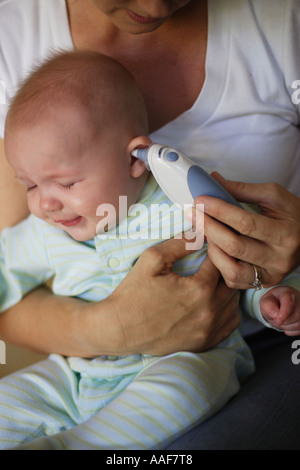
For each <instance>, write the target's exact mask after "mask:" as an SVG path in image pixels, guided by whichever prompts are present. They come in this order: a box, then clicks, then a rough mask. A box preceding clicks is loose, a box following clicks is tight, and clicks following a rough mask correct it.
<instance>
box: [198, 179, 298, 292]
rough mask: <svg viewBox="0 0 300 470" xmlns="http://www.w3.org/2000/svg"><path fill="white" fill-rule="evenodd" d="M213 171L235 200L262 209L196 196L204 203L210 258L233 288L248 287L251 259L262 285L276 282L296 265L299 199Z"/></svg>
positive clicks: (281, 190)
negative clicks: (251, 210) (257, 211)
mask: <svg viewBox="0 0 300 470" xmlns="http://www.w3.org/2000/svg"><path fill="white" fill-rule="evenodd" d="M214 176H215V178H216V179H217V180H218V181H219V182H220V183H221V184H222V185H223V186H224V187H225V188H226V189H227V190H228V191H229V192H230V193H231V194H232V195H233V196H234V197H235V198H236V199H237V200H238V201H241V202H247V203H252V204H256V205H258V206H259V207H260V209H261V214H252V213H248V212H246V211H244V210H242V209H237V208H235V207H234V206H231V205H229V204H226V203H225V202H223V201H220V200H217V199H213V198H208V197H201V198H198V199H197V200H196V203H199V204H204V208H205V209H204V210H205V235H206V236H207V239H208V242H209V248H208V252H209V256H210V259H211V260H212V261H213V262H214V264H215V266H216V267H217V268H218V269H219V270H220V272H221V274H222V276H223V278H224V279H225V280H226V283H227V285H228V286H229V287H232V288H234V289H249V285H250V284H251V283H252V282H253V280H254V270H253V266H251V264H254V265H256V266H258V267H259V270H260V271H261V274H262V283H263V285H264V287H271V286H273V285H276V284H279V283H280V282H281V281H282V279H283V278H285V277H286V276H287V275H288V274H289V273H291V272H292V271H293V270H294V269H295V268H296V267H297V266H299V265H300V199H299V198H298V197H296V196H294V195H293V194H291V193H290V192H289V191H287V190H286V189H284V188H282V187H281V186H279V185H278V184H275V183H268V184H246V183H239V182H232V181H226V180H224V179H223V178H222V177H221V176H220V175H218V174H214ZM219 222H223V224H226V225H228V226H229V227H232V228H234V229H235V230H236V232H233V231H231V230H228V228H226V227H225V225H222V224H220V223H219ZM237 232H239V233H240V234H241V236H240V235H238V234H237Z"/></svg>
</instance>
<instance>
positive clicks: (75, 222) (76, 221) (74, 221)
mask: <svg viewBox="0 0 300 470" xmlns="http://www.w3.org/2000/svg"><path fill="white" fill-rule="evenodd" d="M81 220H82V217H81V216H79V217H76V219H72V220H55V221H54V222H55V223H56V224H61V225H64V226H65V227H75V225H78V224H80V222H81Z"/></svg>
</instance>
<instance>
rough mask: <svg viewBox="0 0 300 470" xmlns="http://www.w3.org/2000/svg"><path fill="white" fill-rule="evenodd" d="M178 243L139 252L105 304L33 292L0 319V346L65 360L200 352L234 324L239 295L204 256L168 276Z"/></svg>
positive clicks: (179, 252)
mask: <svg viewBox="0 0 300 470" xmlns="http://www.w3.org/2000/svg"><path fill="white" fill-rule="evenodd" d="M185 245H186V243H185V240H174V239H173V240H168V241H167V242H164V243H162V244H160V245H157V246H155V247H153V248H151V249H149V250H146V251H145V252H144V253H143V255H142V256H141V258H140V259H139V261H138V262H137V263H136V265H135V266H134V268H133V269H132V270H131V272H130V273H129V275H128V276H127V277H126V278H125V280H124V281H123V282H122V283H121V284H120V285H119V287H118V288H117V289H116V291H115V292H114V293H113V294H112V295H111V296H110V297H108V298H107V299H106V300H104V301H102V302H99V303H85V302H82V301H80V300H77V299H74V298H64V297H58V296H54V295H52V294H51V293H50V292H49V291H47V290H46V289H39V290H37V291H34V292H33V293H31V294H30V295H28V296H27V297H25V298H24V299H23V301H22V302H20V303H19V304H18V305H17V306H15V307H14V308H12V309H10V310H9V311H7V312H6V313H4V314H2V315H0V337H1V339H2V340H4V341H8V342H11V343H14V344H18V345H20V346H23V347H25V348H29V349H33V350H36V351H39V352H43V353H51V352H55V353H59V354H63V355H65V356H82V357H94V356H98V355H127V354H137V353H145V354H154V355H163V354H169V353H173V352H175V351H179V350H187V351H197V352H198V351H204V350H207V349H209V348H211V347H213V346H215V345H216V344H218V343H219V342H221V341H222V340H224V339H225V338H226V337H227V336H228V335H229V334H230V333H231V332H232V331H233V330H234V329H235V328H236V327H237V326H238V324H239V321H240V318H239V314H238V302H239V294H238V293H237V292H236V291H233V290H231V289H229V288H227V286H226V285H225V284H224V283H223V282H222V281H221V280H220V275H219V272H218V270H217V269H216V268H215V266H214V265H213V264H212V262H211V261H210V260H209V259H208V258H207V259H206V260H205V262H204V263H203V264H202V265H201V267H200V270H199V272H198V273H196V274H195V275H194V276H191V277H186V278H183V277H180V276H178V275H176V274H174V273H171V272H170V269H171V266H172V264H173V262H175V260H176V259H178V258H180V257H182V256H184V255H186V254H187V252H186V246H185Z"/></svg>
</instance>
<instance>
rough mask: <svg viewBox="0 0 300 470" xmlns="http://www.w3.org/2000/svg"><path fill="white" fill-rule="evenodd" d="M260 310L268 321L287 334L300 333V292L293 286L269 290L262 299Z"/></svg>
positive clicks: (297, 334) (294, 334)
mask: <svg viewBox="0 0 300 470" xmlns="http://www.w3.org/2000/svg"><path fill="white" fill-rule="evenodd" d="M260 310H261V313H262V315H263V317H264V318H265V320H267V322H269V323H270V325H272V326H273V327H274V328H277V329H278V330H282V331H284V333H285V334H286V335H287V336H299V335H300V292H298V291H297V290H296V289H294V288H293V287H287V286H279V287H274V288H273V289H271V290H269V291H268V292H267V293H266V294H265V295H264V296H263V297H262V298H261V300H260Z"/></svg>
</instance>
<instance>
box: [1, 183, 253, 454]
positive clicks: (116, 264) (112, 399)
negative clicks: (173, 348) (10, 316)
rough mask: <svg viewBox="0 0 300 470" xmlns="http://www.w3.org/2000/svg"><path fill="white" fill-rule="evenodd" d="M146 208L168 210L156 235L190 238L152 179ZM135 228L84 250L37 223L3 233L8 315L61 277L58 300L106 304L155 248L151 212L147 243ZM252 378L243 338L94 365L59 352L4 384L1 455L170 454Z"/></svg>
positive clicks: (191, 268)
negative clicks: (163, 231)
mask: <svg viewBox="0 0 300 470" xmlns="http://www.w3.org/2000/svg"><path fill="white" fill-rule="evenodd" d="M139 203H140V204H143V205H145V206H146V207H147V208H149V209H150V208H151V207H152V205H153V204H160V205H164V206H163V207H162V206H160V207H161V210H160V211H159V214H158V215H157V214H156V215H155V214H152V218H151V229H152V228H153V226H154V225H155V224H157V225H159V224H162V226H164V227H166V226H170V224H171V226H172V231H171V233H169V234H168V237H169V236H172V235H174V234H177V233H179V232H181V231H182V225H181V222H182V221H180V222H179V219H178V218H176V217H174V218H172V220H171V222H170V217H169V215H170V209H169V206H168V203H169V204H170V202H169V201H168V200H167V198H166V196H165V195H164V194H163V193H162V192H161V190H160V189H159V188H158V186H157V185H156V183H155V181H154V180H153V178H150V179H149V181H148V183H147V184H146V186H145V189H144V191H143V193H142V195H141V198H140V201H139ZM178 211H179V209H178ZM155 217H156V218H155ZM132 221H133V219H132V217H131V216H130V215H129V217H128V219H127V220H125V221H123V222H121V224H120V225H119V227H118V230H119V233H118V237H116V238H115V239H112V240H104V239H101V238H100V237H95V239H94V240H92V241H89V242H82V243H79V242H76V241H74V240H73V239H72V238H71V237H70V236H69V235H68V234H66V233H65V232H63V231H61V230H59V229H57V228H55V227H51V226H50V225H48V224H46V223H45V222H43V221H41V220H39V219H37V218H35V217H33V216H30V217H29V218H28V219H27V220H26V221H24V222H22V223H21V224H19V225H18V226H16V227H13V228H11V229H7V230H5V231H4V232H3V235H2V237H1V243H0V286H1V289H0V309H1V311H4V310H6V309H7V308H9V307H10V306H12V305H14V304H15V303H17V302H18V301H19V300H20V299H21V298H22V297H23V296H24V295H25V294H26V293H27V292H29V291H30V290H32V289H33V288H35V287H36V286H37V285H39V284H41V283H43V282H45V281H46V280H48V279H49V278H51V277H53V276H54V280H53V291H54V292H55V293H56V294H58V295H67V296H76V297H79V298H82V299H85V300H87V301H100V300H101V299H104V298H106V297H107V296H108V295H110V294H111V292H112V291H113V290H114V289H115V288H116V287H117V286H118V285H119V284H120V282H121V281H122V280H123V279H124V277H125V276H126V274H127V273H128V271H129V270H130V269H131V268H132V266H133V265H134V263H135V262H136V260H137V259H138V257H139V256H140V254H141V253H142V252H143V251H144V250H145V249H146V248H147V247H149V246H151V245H153V244H154V243H157V241H153V240H151V239H150V240H149V239H147V237H146V236H143V234H147V233H148V230H149V220H148V216H147V211H146V212H143V213H141V215H140V217H139V233H140V239H136V237H133V238H128V237H127V238H126V233H127V231H128V227H130V223H131V222H132ZM204 256H205V248H203V250H201V251H198V252H197V253H193V254H190V255H189V256H187V257H186V258H184V260H180V261H178V262H177V263H176V272H178V273H180V274H181V275H190V274H193V273H194V272H196V271H197V270H198V268H199V265H200V264H201V262H202V260H203V258H204ZM2 286H5V289H3V288H2ZM253 295H254V296H255V293H253ZM247 301H248V302H249V299H247ZM8 360H9V358H8ZM253 371H254V364H253V359H252V356H251V353H250V351H249V349H248V347H247V346H246V344H245V342H244V340H243V339H242V338H241V336H240V334H239V332H238V331H235V332H234V333H233V334H232V335H231V336H230V337H229V338H228V339H227V340H226V341H224V342H223V343H221V344H220V345H219V346H218V347H216V348H214V349H213V350H210V351H208V352H205V353H201V354H192V353H187V352H180V353H176V354H173V355H170V356H166V357H152V356H146V355H136V356H127V357H117V358H114V357H98V358H95V359H92V360H87V359H82V358H63V357H61V356H59V355H51V356H50V357H49V359H48V360H46V361H44V362H41V363H39V364H36V365H33V366H31V367H29V368H27V369H25V370H23V371H20V372H17V373H15V374H13V375H11V376H9V377H6V378H4V379H2V380H1V381H0V448H2V449H8V448H20V449H21V448H22V449H25V448H26V449H163V448H164V447H166V446H167V445H168V444H170V442H172V441H173V440H174V439H176V438H177V437H179V436H180V435H182V434H183V433H185V432H187V431H188V430H189V429H191V428H192V427H194V426H196V425H197V424H199V423H201V422H203V421H204V420H206V419H207V418H208V417H209V416H211V415H213V414H214V413H216V412H217V411H218V410H220V409H221V408H222V407H223V406H224V405H225V404H226V403H227V402H228V400H229V399H230V398H232V396H234V395H235V394H236V393H237V392H238V390H239V388H240V383H241V382H242V381H243V380H245V379H246V378H247V377H248V376H249V375H251V374H252V373H253Z"/></svg>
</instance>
